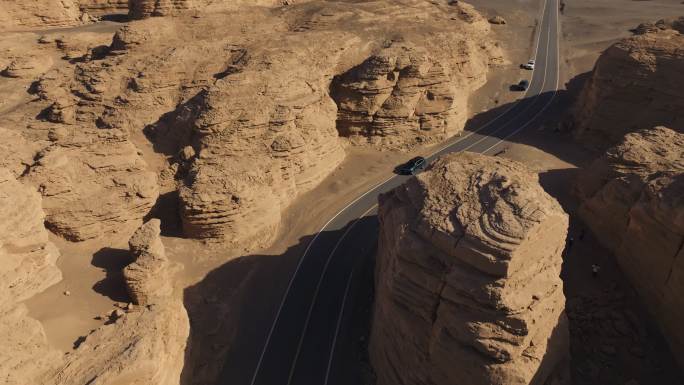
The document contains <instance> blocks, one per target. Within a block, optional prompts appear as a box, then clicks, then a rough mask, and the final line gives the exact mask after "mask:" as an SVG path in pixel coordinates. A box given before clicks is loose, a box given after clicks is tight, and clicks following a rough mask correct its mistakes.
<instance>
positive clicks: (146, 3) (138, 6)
mask: <svg viewBox="0 0 684 385" xmlns="http://www.w3.org/2000/svg"><path fill="white" fill-rule="evenodd" d="M193 5H194V1H193V0H130V1H129V15H130V16H131V17H132V18H134V19H143V18H146V17H150V16H168V15H172V14H175V13H178V12H181V11H184V10H188V9H191V8H192V7H193Z"/></svg>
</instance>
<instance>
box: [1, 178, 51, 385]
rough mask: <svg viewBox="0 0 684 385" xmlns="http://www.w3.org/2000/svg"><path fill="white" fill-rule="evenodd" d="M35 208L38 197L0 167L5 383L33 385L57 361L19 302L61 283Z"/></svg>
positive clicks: (39, 327)
mask: <svg viewBox="0 0 684 385" xmlns="http://www.w3.org/2000/svg"><path fill="white" fill-rule="evenodd" d="M40 204H41V200H40V195H39V194H38V193H36V192H35V191H33V190H32V189H31V188H29V187H27V186H24V185H22V184H21V183H19V182H18V181H17V180H16V179H15V177H14V176H13V175H12V173H11V172H10V171H9V170H7V169H5V168H0V212H2V213H3V219H2V221H0V262H1V263H0V285H2V289H1V290H0V338H2V341H3V342H2V346H1V347H0V373H2V377H1V378H0V381H1V382H2V383H3V384H8V385H21V384H30V383H37V381H36V380H35V376H36V375H38V374H40V373H41V372H42V371H45V370H47V369H48V368H50V367H51V365H53V364H54V363H55V362H58V361H59V359H60V358H61V357H60V353H59V352H57V351H56V350H53V349H52V348H50V346H49V345H48V343H47V339H46V337H45V332H44V331H43V327H42V325H41V324H40V323H39V322H38V321H36V320H34V319H32V318H30V317H29V316H28V310H27V309H26V306H25V305H23V304H21V303H20V302H21V301H24V300H26V299H28V298H30V297H32V296H33V295H35V294H37V293H39V292H41V291H43V290H45V289H46V288H48V287H49V286H52V285H53V284H55V283H57V282H59V281H60V280H61V279H62V273H61V272H60V271H59V269H58V268H57V267H56V266H55V263H56V261H57V258H58V257H59V251H58V250H57V248H56V247H55V245H54V244H53V243H52V242H50V241H48V233H47V231H46V230H45V227H44V226H43V220H44V218H45V213H44V212H43V210H42V209H41V206H40Z"/></svg>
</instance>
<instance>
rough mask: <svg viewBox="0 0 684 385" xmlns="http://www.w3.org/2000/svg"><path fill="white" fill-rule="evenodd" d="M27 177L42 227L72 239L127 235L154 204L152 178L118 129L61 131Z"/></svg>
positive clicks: (134, 149) (156, 194) (55, 134)
mask: <svg viewBox="0 0 684 385" xmlns="http://www.w3.org/2000/svg"><path fill="white" fill-rule="evenodd" d="M51 138H52V139H53V140H54V144H53V145H52V146H49V147H47V148H46V149H44V150H42V151H41V152H40V153H39V154H38V157H37V160H36V163H35V164H34V165H33V166H32V167H31V168H30V171H29V172H28V174H27V176H26V178H27V179H28V180H29V181H31V182H32V183H33V184H34V185H35V186H36V187H37V188H38V190H39V191H40V193H41V194H42V195H43V208H44V209H45V211H46V213H47V217H46V219H45V223H46V225H47V226H48V227H49V228H50V230H52V231H53V232H55V233H57V234H59V235H61V236H63V237H65V238H67V239H70V240H74V241H82V240H86V239H91V238H96V237H100V236H102V235H104V234H107V233H116V232H123V231H129V229H131V228H135V227H137V226H139V225H140V223H141V222H142V217H143V216H144V215H146V214H147V213H148V212H149V210H150V209H151V208H152V206H153V205H154V203H155V202H156V199H157V196H158V195H159V188H158V186H157V183H156V175H155V174H154V173H153V172H149V171H147V165H146V163H145V161H144V160H143V159H142V158H141V157H140V155H139V154H138V150H137V149H136V147H135V146H134V145H133V144H132V143H131V142H130V141H128V139H127V135H126V134H125V133H124V132H122V131H120V130H115V129H112V130H101V129H97V128H92V129H86V128H83V127H81V128H79V129H74V128H67V127H60V128H59V129H58V130H56V131H54V132H53V135H52V136H51Z"/></svg>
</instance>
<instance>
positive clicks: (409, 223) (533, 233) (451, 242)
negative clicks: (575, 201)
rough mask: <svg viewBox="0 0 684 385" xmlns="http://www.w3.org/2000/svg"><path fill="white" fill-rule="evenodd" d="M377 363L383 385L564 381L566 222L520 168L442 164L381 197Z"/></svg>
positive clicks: (453, 160) (469, 161) (374, 336)
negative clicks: (563, 260)
mask: <svg viewBox="0 0 684 385" xmlns="http://www.w3.org/2000/svg"><path fill="white" fill-rule="evenodd" d="M378 217H379V220H380V240H379V246H378V256H377V262H376V271H375V286H376V298H375V305H374V311H373V319H372V330H371V341H370V347H369V350H370V359H371V363H372V365H373V367H374V368H375V372H376V374H377V377H378V384H379V385H385V384H387V385H389V384H435V385H437V384H445V385H446V384H454V383H463V384H470V385H497V384H500V385H504V384H505V385H514V384H544V383H545V381H547V380H550V379H551V378H552V377H553V378H555V379H561V378H567V377H566V373H565V371H566V368H567V366H566V364H567V360H568V354H569V351H568V338H569V337H568V326H567V319H566V316H565V312H564V306H565V297H564V295H563V283H562V281H561V279H560V277H559V274H560V268H561V263H562V258H561V254H562V251H563V249H564V246H565V238H566V234H567V227H568V216H567V214H565V212H563V210H562V208H561V207H560V205H559V204H558V202H556V201H555V200H554V199H553V198H551V197H550V196H549V195H548V194H547V193H546V192H544V190H543V189H542V188H541V186H540V185H539V182H538V179H537V175H536V174H534V173H532V172H531V171H529V170H527V169H526V168H525V167H524V166H523V165H521V164H519V163H517V162H514V161H510V160H505V159H501V158H494V157H487V156H483V155H476V154H471V153H459V154H450V155H446V156H443V157H441V158H439V159H437V160H436V161H434V163H433V164H432V165H431V166H430V167H429V168H428V170H427V171H426V172H424V173H422V174H420V175H418V176H417V177H415V178H411V179H409V180H408V181H407V182H406V183H405V184H404V185H402V186H399V187H397V188H396V189H394V190H393V191H391V192H389V193H387V194H384V195H382V196H381V197H380V206H379V213H378Z"/></svg>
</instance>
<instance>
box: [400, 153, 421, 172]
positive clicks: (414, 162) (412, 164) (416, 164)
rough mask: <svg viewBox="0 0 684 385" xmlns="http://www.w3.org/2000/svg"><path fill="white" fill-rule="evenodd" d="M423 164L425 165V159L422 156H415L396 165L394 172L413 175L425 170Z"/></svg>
mask: <svg viewBox="0 0 684 385" xmlns="http://www.w3.org/2000/svg"><path fill="white" fill-rule="evenodd" d="M425 166H427V160H425V158H423V157H422V156H417V157H415V158H413V159H411V160H409V161H408V162H406V163H404V164H402V165H401V166H399V167H397V169H396V172H397V174H401V175H414V174H417V173H418V172H420V171H422V170H425Z"/></svg>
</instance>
